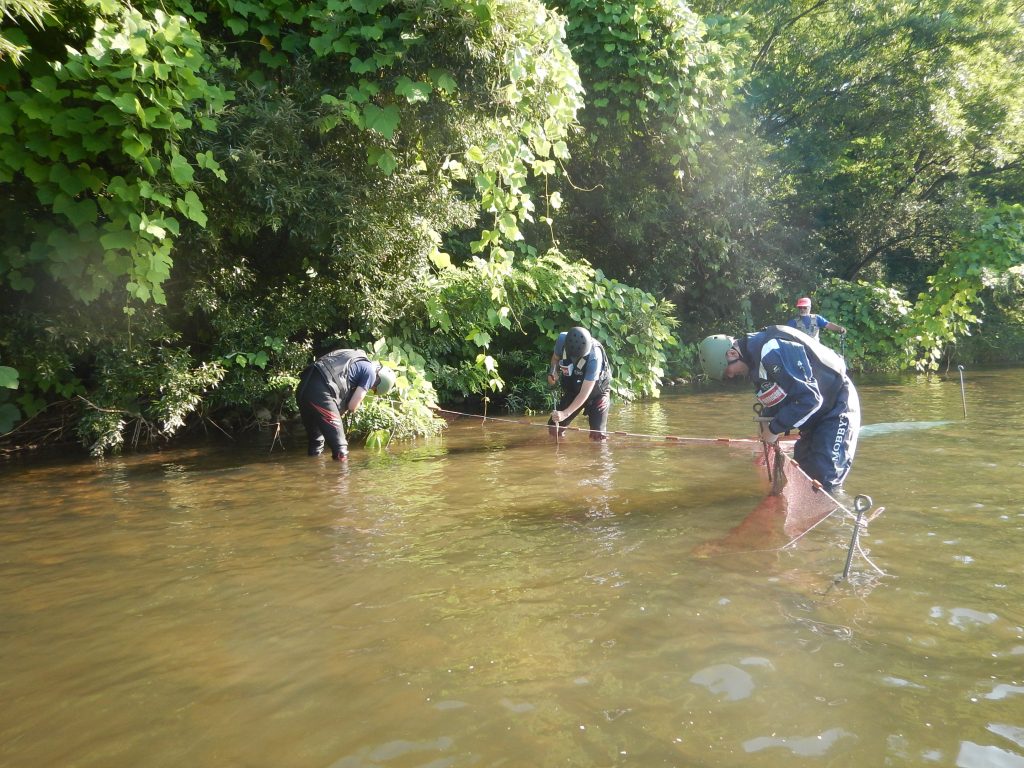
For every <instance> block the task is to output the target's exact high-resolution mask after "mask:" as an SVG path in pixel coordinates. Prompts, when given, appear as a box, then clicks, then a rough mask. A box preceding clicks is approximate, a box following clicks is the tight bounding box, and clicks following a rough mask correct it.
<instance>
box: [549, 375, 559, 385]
mask: <svg viewBox="0 0 1024 768" xmlns="http://www.w3.org/2000/svg"><path fill="white" fill-rule="evenodd" d="M557 383H558V379H556V378H555V374H553V373H549V374H548V386H549V387H553V386H555V384H557Z"/></svg>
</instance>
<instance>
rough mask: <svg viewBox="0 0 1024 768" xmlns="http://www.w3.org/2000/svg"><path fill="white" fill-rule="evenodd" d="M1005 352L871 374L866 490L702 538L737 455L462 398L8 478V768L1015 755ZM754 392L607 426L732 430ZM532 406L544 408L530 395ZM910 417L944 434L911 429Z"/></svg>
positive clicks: (653, 405)
mask: <svg viewBox="0 0 1024 768" xmlns="http://www.w3.org/2000/svg"><path fill="white" fill-rule="evenodd" d="M1019 374H1020V371H1018V370H997V371H977V372H974V371H967V372H966V373H965V376H966V397H967V408H968V418H967V419H966V420H965V419H964V418H963V405H962V402H961V394H960V385H959V378H958V377H957V376H956V375H955V372H954V375H953V376H948V377H945V376H939V377H934V378H932V379H923V378H920V379H919V378H891V379H888V378H874V379H867V378H865V379H862V380H860V382H859V385H860V390H861V398H862V401H863V406H864V422H865V424H878V425H882V426H881V427H880V428H879V429H877V430H875V431H874V434H872V433H871V431H870V430H869V431H868V432H867V434H866V435H865V437H864V439H863V440H862V441H861V444H860V447H859V453H858V457H857V461H856V464H855V466H854V470H853V472H852V474H851V477H850V479H849V480H848V482H847V491H848V492H849V493H851V494H856V493H866V494H869V495H871V496H872V498H873V499H874V501H875V503H876V504H878V505H883V506H885V507H886V511H885V512H884V514H882V516H881V517H879V518H878V519H877V520H875V521H874V522H873V523H872V524H871V525H870V527H869V529H868V530H867V532H866V533H865V535H864V537H863V547H864V551H865V553H866V554H867V555H868V557H870V560H871V563H874V564H875V565H876V566H878V567H879V568H881V569H882V570H884V571H885V573H886V575H885V576H879V575H878V574H876V573H875V571H874V570H873V569H872V568H871V567H870V565H869V564H868V563H867V562H866V561H865V560H864V559H862V558H860V557H858V558H857V559H855V561H854V574H853V578H852V579H851V582H850V583H845V584H839V585H834V584H833V583H832V580H833V578H834V577H835V576H836V575H837V574H839V573H840V572H841V571H842V569H843V565H844V561H845V558H846V552H847V546H848V544H849V541H850V534H851V526H850V524H849V522H848V521H847V520H842V519H839V517H838V516H837V517H835V518H830V519H829V520H827V521H826V522H825V523H824V524H823V525H822V526H820V527H818V528H816V529H814V530H813V531H812V532H811V533H810V534H809V535H807V536H806V537H804V538H803V539H801V540H800V541H799V542H798V543H797V544H795V545H794V546H793V547H790V548H787V549H785V550H779V549H777V548H776V547H777V546H778V545H779V544H780V543H784V540H782V541H781V542H780V541H778V540H772V541H766V542H765V546H764V547H763V548H762V550H763V551H757V552H750V551H740V552H732V553H729V552H726V553H724V554H716V555H715V556H710V557H709V556H707V554H708V550H707V548H706V546H705V545H707V544H708V543H709V542H715V541H717V540H720V539H722V538H723V537H726V536H727V535H728V534H729V532H730V531H731V530H732V529H734V528H735V527H736V526H738V525H739V524H740V523H741V521H743V520H744V518H746V516H747V515H748V514H749V513H750V512H751V511H752V510H754V509H755V508H756V507H758V505H759V503H760V502H761V501H762V499H763V498H764V492H765V483H764V480H763V477H762V475H761V473H762V472H763V470H761V469H760V468H759V467H757V466H756V464H755V459H756V453H757V452H756V451H753V450H752V449H751V447H750V446H744V445H742V444H741V445H735V444H734V445H731V446H728V445H688V444H683V445H678V444H674V443H666V442H664V441H662V440H657V439H644V438H637V437H629V438H627V437H619V438H616V439H613V440H612V441H610V442H609V443H608V444H604V445H596V444H592V443H590V442H589V441H587V440H586V439H585V438H584V437H582V436H581V435H578V434H577V435H570V436H569V438H568V439H567V440H566V441H564V442H562V443H560V444H558V445H556V444H554V443H553V442H552V441H551V440H550V439H549V438H548V436H547V434H546V431H545V430H544V429H542V428H539V427H531V426H526V425H522V424H515V423H504V422H499V423H488V424H485V425H481V424H480V423H479V421H477V420H474V419H459V420H457V421H455V422H454V423H453V424H452V425H451V427H450V428H449V429H448V430H447V432H446V434H445V435H444V436H443V437H441V438H438V439H435V440H430V441H419V442H416V443H411V444H405V445H398V446H393V447H392V449H390V450H389V451H388V452H385V453H383V454H373V453H370V452H367V451H364V450H360V449H357V450H354V451H353V454H352V458H351V460H350V462H349V463H348V466H346V467H339V466H338V465H337V464H335V463H332V462H331V461H329V460H323V459H319V458H318V459H310V458H307V457H305V456H304V455H303V450H302V446H303V439H302V435H301V427H297V428H296V429H295V430H293V432H292V434H290V435H289V436H288V437H287V439H286V440H285V450H282V449H281V447H280V446H279V445H278V446H276V447H275V450H274V451H273V452H270V450H269V449H270V447H271V446H270V440H269V437H268V436H262V437H263V438H264V439H255V440H253V441H251V442H250V444H247V445H230V446H224V445H207V446H201V447H192V448H179V449H174V450H169V451H164V452H160V453H154V454H146V455H132V456H126V457H120V458H112V459H107V460H105V461H102V462H99V463H95V462H91V461H77V460H76V461H71V462H67V463H58V462H54V461H51V460H41V459H36V460H32V461H27V460H26V461H14V462H9V463H8V464H7V465H5V466H2V467H0V483H2V486H0V487H2V489H3V491H2V495H0V615H2V617H3V623H2V626H0V664H2V670H3V671H2V675H0V765H2V766H19V767H20V766H25V767H26V768H27V767H32V768H38V767H40V766H77V767H82V768H85V767H92V766H95V767H96V768H100V767H102V768H121V767H122V766H123V767H125V768H127V767H129V766H130V767H131V768H137V767H138V766H146V767H147V768H150V767H158V766H168V767H170V766H174V768H180V767H181V766H274V767H275V768H276V767H278V766H288V767H289V768H291V767H293V766H294V767H296V768H306V767H307V766H309V767H311V768H312V767H323V768H377V767H387V768H395V767H401V768H405V767H409V766H423V767H427V766H429V767H430V768H440V767H447V766H452V767H456V766H630V765H635V766H643V767H645V768H646V767H647V766H686V767H690V766H742V767H743V768H759V767H761V766H772V767H774V766H790V765H801V766H829V767H830V768H835V767H836V766H840V767H845V766H850V767H851V768H853V767H854V766H856V767H857V768H864V767H865V766H890V765H891V766H910V765H914V766H916V765H944V766H961V767H964V768H982V767H987V766H1010V767H1011V768H1021V767H1022V766H1024V603H1022V575H1024V565H1022V558H1021V552H1020V547H1021V545H1020V541H1021V535H1022V533H1024V501H1022V496H1021V487H1022V482H1021V479H1022V477H1024V475H1022V467H1024V420H1022V418H1021V416H1020V413H1021V410H1022V409H1024V395H1022V394H1021V391H1020V387H1019ZM750 403H751V395H750V392H749V389H748V388H747V387H734V388H728V389H725V388H715V389H708V390H705V391H686V392H680V393H669V394H667V395H666V396H665V397H663V398H662V399H661V400H660V401H655V402H649V403H640V404H632V405H622V404H616V405H615V406H614V410H613V411H612V414H611V418H610V427H611V428H612V429H616V430H622V431H628V432H631V433H637V434H650V435H664V434H673V435H684V436H700V437H716V436H729V437H747V436H750V435H752V433H753V429H752V427H753V425H752V422H751V420H750V416H751V411H750ZM533 421H535V422H539V421H542V418H541V417H534V418H533ZM903 422H914V423H916V422H949V423H948V424H931V425H929V428H927V429H918V428H914V427H913V426H909V427H907V428H902V427H900V426H899V424H900V423H903Z"/></svg>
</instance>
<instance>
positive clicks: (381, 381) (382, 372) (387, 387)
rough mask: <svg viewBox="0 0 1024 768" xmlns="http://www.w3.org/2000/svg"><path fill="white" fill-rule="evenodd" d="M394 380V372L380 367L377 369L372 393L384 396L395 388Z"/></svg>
mask: <svg viewBox="0 0 1024 768" xmlns="http://www.w3.org/2000/svg"><path fill="white" fill-rule="evenodd" d="M396 378H397V377H396V376H395V372H394V371H392V370H391V369H390V368H387V367H385V366H383V365H382V366H381V367H380V368H378V369H377V386H376V387H374V388H373V391H374V392H376V393H377V394H378V395H386V394H387V393H388V392H390V391H391V388H392V387H394V386H395V379H396Z"/></svg>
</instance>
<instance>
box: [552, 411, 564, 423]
mask: <svg viewBox="0 0 1024 768" xmlns="http://www.w3.org/2000/svg"><path fill="white" fill-rule="evenodd" d="M563 418H565V414H563V413H562V412H561V411H557V410H556V411H552V412H551V420H552V421H553V422H555V424H561V423H562V419H563Z"/></svg>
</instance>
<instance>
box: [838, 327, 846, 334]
mask: <svg viewBox="0 0 1024 768" xmlns="http://www.w3.org/2000/svg"><path fill="white" fill-rule="evenodd" d="M839 335H840V336H845V335H846V328H845V327H844V326H842V325H840V326H839Z"/></svg>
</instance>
